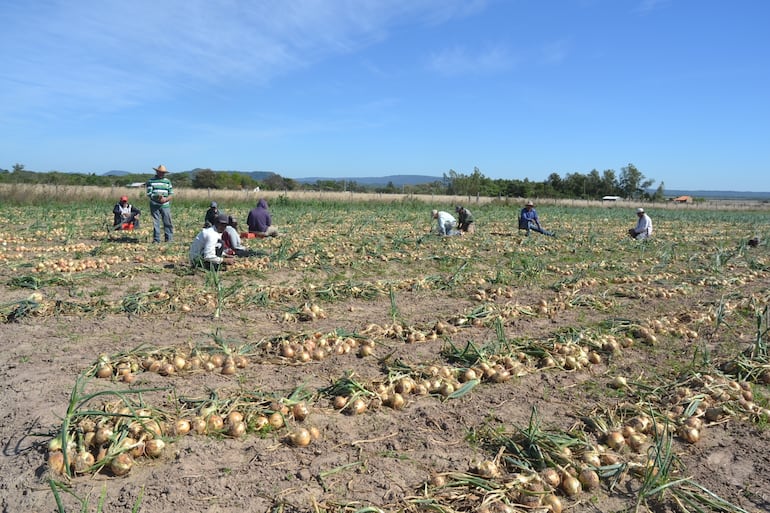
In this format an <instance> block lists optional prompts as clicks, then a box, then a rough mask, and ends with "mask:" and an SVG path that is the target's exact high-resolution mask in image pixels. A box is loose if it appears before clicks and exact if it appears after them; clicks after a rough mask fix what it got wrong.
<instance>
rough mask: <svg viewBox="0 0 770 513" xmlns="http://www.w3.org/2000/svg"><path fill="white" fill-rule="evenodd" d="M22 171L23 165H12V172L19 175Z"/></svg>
mask: <svg viewBox="0 0 770 513" xmlns="http://www.w3.org/2000/svg"><path fill="white" fill-rule="evenodd" d="M22 171H24V164H19V163H16V164H14V165H13V172H14V173H21V172H22Z"/></svg>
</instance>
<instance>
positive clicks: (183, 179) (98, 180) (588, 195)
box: [0, 164, 665, 200]
mask: <svg viewBox="0 0 770 513" xmlns="http://www.w3.org/2000/svg"><path fill="white" fill-rule="evenodd" d="M151 175H152V173H144V174H126V175H120V176H113V175H96V174H94V173H91V174H83V173H63V172H60V171H49V172H46V173H41V172H34V171H29V170H26V169H25V168H24V165H23V164H15V165H14V166H13V169H11V170H7V169H0V183H27V184H50V185H97V186H104V187H121V186H128V185H130V184H135V183H141V182H144V181H146V180H147V179H148V178H149V177H150V176H151ZM260 175H261V176H262V178H260V179H256V178H254V177H253V176H252V175H251V174H250V173H245V172H240V171H214V170H212V169H208V168H206V169H195V170H193V171H186V172H179V173H173V174H172V175H171V176H170V178H172V180H173V183H174V186H175V187H191V188H194V189H225V190H226V189H229V190H252V189H256V188H257V187H259V188H260V189H261V190H279V191H280V190H319V191H338V192H339V191H350V192H377V193H383V194H395V193H398V194H403V193H406V194H439V195H451V196H454V195H459V196H486V197H519V198H535V197H548V198H570V199H598V198H602V197H604V196H619V197H623V198H633V199H648V200H663V199H664V194H665V190H664V186H663V182H661V183H660V185H659V186H658V188H657V189H656V190H655V191H654V192H650V190H651V189H650V187H651V186H652V185H653V184H654V183H655V181H654V180H652V179H649V178H647V177H645V176H644V174H643V173H642V172H641V171H640V170H639V169H638V168H637V167H636V166H634V165H633V164H628V165H627V166H625V167H623V168H621V169H620V172H616V171H615V170H613V169H607V170H605V171H603V172H602V173H599V171H597V170H596V169H594V170H592V171H591V172H589V173H586V174H582V173H568V174H567V175H565V176H564V177H562V176H560V175H559V174H558V173H551V174H550V175H549V176H548V178H547V179H546V180H543V181H542V182H538V181H533V180H529V179H528V178H523V179H518V178H514V179H507V178H496V179H493V178H489V177H487V176H484V174H483V173H482V172H481V171H480V170H479V168H477V167H476V168H474V169H473V172H472V173H470V174H464V173H460V172H457V171H455V170H453V169H450V170H449V171H448V172H447V173H444V174H443V176H442V178H441V179H438V180H435V181H433V182H429V183H424V184H413V185H400V186H397V185H395V184H393V183H392V182H391V183H388V184H386V185H384V186H383V185H378V186H373V185H363V184H359V183H357V182H356V181H354V180H334V179H321V180H317V181H315V182H313V183H304V182H298V181H296V180H293V179H291V178H284V177H282V176H280V175H279V174H276V173H260Z"/></svg>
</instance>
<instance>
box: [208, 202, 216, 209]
mask: <svg viewBox="0 0 770 513" xmlns="http://www.w3.org/2000/svg"><path fill="white" fill-rule="evenodd" d="M209 206H210V207H211V208H217V202H216V201H212V202H211V205H209Z"/></svg>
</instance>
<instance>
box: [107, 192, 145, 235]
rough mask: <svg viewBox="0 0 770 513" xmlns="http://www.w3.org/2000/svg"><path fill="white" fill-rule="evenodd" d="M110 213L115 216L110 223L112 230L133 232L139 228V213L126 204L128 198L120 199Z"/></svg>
mask: <svg viewBox="0 0 770 513" xmlns="http://www.w3.org/2000/svg"><path fill="white" fill-rule="evenodd" d="M112 213H113V214H114V215H115V220H114V221H113V222H112V224H113V226H112V229H113V230H133V229H135V228H139V219H138V217H139V214H140V213H141V212H140V211H139V209H138V208H136V207H135V206H133V205H132V204H130V203H129V202H128V196H121V197H120V199H119V200H118V202H117V203H116V204H115V208H113V209H112Z"/></svg>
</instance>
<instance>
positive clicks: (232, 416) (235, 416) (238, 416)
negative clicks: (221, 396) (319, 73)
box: [227, 410, 243, 425]
mask: <svg viewBox="0 0 770 513" xmlns="http://www.w3.org/2000/svg"><path fill="white" fill-rule="evenodd" d="M238 422H243V413H241V412H239V411H238V410H233V411H231V412H230V413H228V414H227V423H228V424H230V425H232V424H237V423H238Z"/></svg>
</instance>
